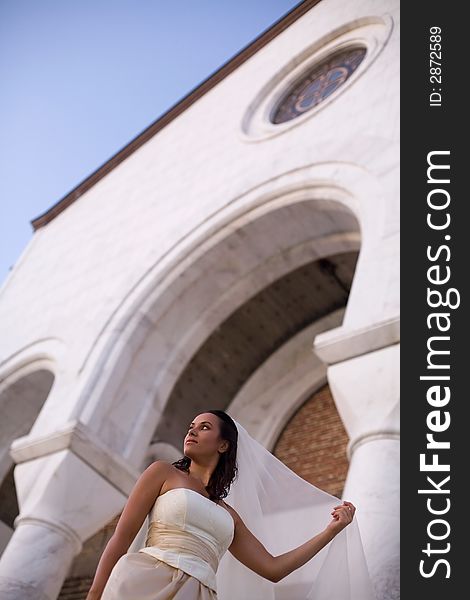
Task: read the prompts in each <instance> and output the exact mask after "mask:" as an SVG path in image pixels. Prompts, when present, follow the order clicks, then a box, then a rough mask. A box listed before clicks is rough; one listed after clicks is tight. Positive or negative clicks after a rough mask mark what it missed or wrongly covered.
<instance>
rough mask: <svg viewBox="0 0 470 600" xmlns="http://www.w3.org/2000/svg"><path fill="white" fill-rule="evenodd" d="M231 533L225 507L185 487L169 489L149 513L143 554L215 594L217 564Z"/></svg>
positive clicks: (232, 525)
mask: <svg viewBox="0 0 470 600" xmlns="http://www.w3.org/2000/svg"><path fill="white" fill-rule="evenodd" d="M234 533H235V529H234V521H233V518H232V515H231V514H230V513H229V512H228V510H227V509H226V508H224V507H223V506H220V505H218V504H216V503H215V502H213V501H212V500H210V499H209V498H206V497H205V496H203V495H202V494H200V493H199V492H196V491H195V490H191V489H189V488H173V489H171V490H168V491H167V492H165V493H164V494H162V495H161V496H158V498H157V499H156V500H155V503H154V505H153V507H152V509H151V511H150V513H149V527H148V530H147V538H146V540H145V547H144V548H141V549H140V550H139V552H146V553H147V554H150V555H151V556H154V557H155V558H158V559H159V560H162V561H163V562H166V563H167V564H169V565H171V566H173V567H177V568H179V569H181V570H182V571H185V572H186V573H189V574H190V575H192V576H193V577H196V578H197V579H199V581H201V582H202V583H204V584H205V585H207V586H208V587H210V588H212V589H213V590H214V591H215V592H217V585H216V572H217V567H218V565H219V561H220V559H221V558H222V556H223V554H224V553H225V552H226V550H227V548H228V547H229V546H230V544H231V543H232V540H233V536H234Z"/></svg>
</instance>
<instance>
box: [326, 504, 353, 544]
mask: <svg viewBox="0 0 470 600" xmlns="http://www.w3.org/2000/svg"><path fill="white" fill-rule="evenodd" d="M355 512H356V507H355V506H354V504H353V503H352V502H346V500H344V502H343V504H341V505H340V506H335V507H334V509H333V510H332V511H331V514H332V515H333V519H332V520H331V521H330V523H329V524H328V526H327V528H326V530H327V531H329V532H330V533H332V534H333V535H336V534H338V533H339V532H340V531H342V530H343V529H344V528H345V527H346V526H347V525H349V523H351V522H352V520H353V518H354V513H355Z"/></svg>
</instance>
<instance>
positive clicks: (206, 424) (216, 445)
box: [184, 413, 227, 458]
mask: <svg viewBox="0 0 470 600" xmlns="http://www.w3.org/2000/svg"><path fill="white" fill-rule="evenodd" d="M219 427H220V426H219V417H217V415H213V414H212V413H201V414H200V415H197V416H196V417H194V419H193V421H192V422H191V423H190V425H189V427H188V431H187V433H186V437H185V438H184V453H185V455H186V456H188V457H189V458H193V457H194V458H196V457H198V456H210V455H211V454H216V453H217V452H218V451H220V452H222V451H223V450H225V449H226V448H227V443H226V442H225V441H223V440H221V439H220V437H219V436H220V428H219Z"/></svg>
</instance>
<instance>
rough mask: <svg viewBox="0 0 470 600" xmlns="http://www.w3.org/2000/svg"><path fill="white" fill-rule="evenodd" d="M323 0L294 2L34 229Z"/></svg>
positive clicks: (34, 223) (38, 220) (42, 217)
mask: <svg viewBox="0 0 470 600" xmlns="http://www.w3.org/2000/svg"><path fill="white" fill-rule="evenodd" d="M320 1H321V0H304V1H303V2H300V3H299V4H297V5H296V6H294V8H292V9H291V10H290V11H289V12H288V13H286V14H285V15H284V16H283V17H280V18H279V19H278V20H277V21H275V22H274V23H273V25H271V26H270V27H269V28H268V29H266V30H265V31H263V32H262V33H260V34H259V35H258V37H256V38H255V39H254V40H253V41H252V42H250V43H249V44H248V46H245V47H244V48H242V49H241V50H240V51H239V52H237V54H235V55H234V56H233V57H232V58H230V59H229V60H228V61H227V62H225V63H224V64H223V65H222V66H221V67H219V68H218V69H217V70H216V71H214V73H212V75H209V76H208V77H207V78H206V79H204V80H203V81H202V83H200V84H199V85H198V86H197V87H195V88H194V89H193V90H191V91H190V92H188V94H186V96H184V97H183V98H182V99H181V100H179V101H178V102H177V103H176V104H174V105H173V106H172V107H170V108H169V109H168V110H167V111H166V112H165V113H163V114H162V115H161V116H160V117H158V119H157V120H156V121H154V122H153V123H151V124H150V125H149V126H148V127H146V128H145V129H144V130H143V131H142V132H141V133H139V134H138V135H137V136H136V137H135V138H134V139H132V140H131V141H130V142H129V143H128V144H126V145H125V146H124V147H123V148H121V150H118V152H116V154H114V155H113V156H112V157H111V158H110V159H108V160H107V161H106V162H105V163H104V164H103V165H101V166H100V167H98V168H97V169H96V170H95V171H93V173H91V175H89V176H88V177H86V179H84V180H83V181H82V182H80V183H79V184H78V185H77V186H76V187H75V188H73V190H72V191H70V192H68V193H67V194H66V195H65V196H64V197H63V198H61V199H60V200H59V201H58V202H56V203H55V204H54V205H53V206H51V207H50V208H49V209H47V210H46V212H44V213H43V214H41V215H39V216H38V217H36V218H34V219H32V220H31V221H30V223H31V225H32V227H33V230H34V231H36V230H37V229H39V228H41V227H44V225H47V223H49V222H50V221H52V220H53V219H54V218H55V217H56V216H57V215H59V214H60V213H61V212H63V211H64V210H65V209H66V208H67V207H68V206H70V205H71V204H73V203H74V202H75V201H76V200H77V199H78V198H80V196H82V195H83V194H84V193H85V192H86V191H88V190H89V189H90V188H92V187H93V186H94V185H95V184H96V183H97V182H98V181H99V180H100V179H102V178H103V177H104V176H105V175H107V174H108V173H109V172H110V171H112V170H113V169H114V168H115V167H117V166H118V165H119V164H120V163H121V162H122V161H124V160H125V159H126V158H127V157H128V156H130V155H131V154H132V153H133V152H134V151H135V150H137V149H138V148H140V147H141V146H143V145H144V144H145V143H146V142H147V141H148V140H149V139H150V138H152V137H153V136H154V135H155V134H156V133H157V132H158V131H160V130H161V129H163V128H164V127H165V126H166V125H168V123H170V122H171V121H173V119H175V118H176V117H178V116H179V115H180V114H181V113H182V112H184V111H185V110H186V109H187V108H189V107H190V106H191V104H193V103H194V102H196V101H197V100H199V98H201V97H202V96H203V95H204V94H206V93H207V92H208V91H209V90H211V89H212V88H213V87H215V86H216V85H217V84H218V83H219V82H220V81H222V80H223V79H225V77H227V76H228V75H230V73H232V72H233V71H234V70H235V69H237V68H238V67H239V66H240V65H241V64H243V63H244V62H245V61H246V60H248V59H249V58H251V56H253V55H254V54H256V52H258V50H260V49H261V48H262V47H263V46H265V45H266V44H268V43H269V42H270V41H271V40H273V39H274V38H275V37H277V36H278V35H279V34H280V33H281V32H282V31H284V30H285V29H287V28H288V27H289V26H290V25H292V23H294V22H295V21H296V20H297V19H299V18H300V17H301V16H302V15H304V14H305V13H306V12H308V11H309V10H310V9H311V8H313V6H315V5H316V4H318V3H319V2H320Z"/></svg>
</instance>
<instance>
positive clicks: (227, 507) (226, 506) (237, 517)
mask: <svg viewBox="0 0 470 600" xmlns="http://www.w3.org/2000/svg"><path fill="white" fill-rule="evenodd" d="M220 502H221V503H222V505H223V506H224V507H225V508H226V509H227V510H228V512H229V513H230V514H231V515H232V517H233V519H234V521H235V525H236V524H237V523H238V522H239V521H241V517H240V515H239V514H238V513H237V511H236V510H235V509H234V508H233V507H232V506H230V504H227V503H226V502H224V500H221V501H220Z"/></svg>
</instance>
